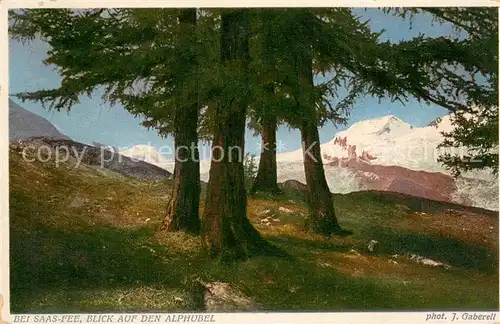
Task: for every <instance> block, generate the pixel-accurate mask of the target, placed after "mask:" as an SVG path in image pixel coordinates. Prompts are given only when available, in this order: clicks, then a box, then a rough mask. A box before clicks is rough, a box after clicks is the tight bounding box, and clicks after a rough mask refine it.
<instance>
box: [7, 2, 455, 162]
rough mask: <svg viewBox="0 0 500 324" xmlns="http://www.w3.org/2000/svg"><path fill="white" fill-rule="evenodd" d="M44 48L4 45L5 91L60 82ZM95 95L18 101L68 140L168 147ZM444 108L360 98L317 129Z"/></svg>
mask: <svg viewBox="0 0 500 324" xmlns="http://www.w3.org/2000/svg"><path fill="white" fill-rule="evenodd" d="M355 12H356V14H358V15H359V16H361V17H362V19H363V20H368V19H369V20H370V23H369V24H370V26H371V27H372V30H373V31H380V30H382V29H384V30H385V33H384V34H383V35H382V40H390V41H393V42H397V41H399V40H403V39H409V38H412V37H414V36H417V35H419V34H420V33H423V34H425V35H428V36H446V35H453V34H454V33H455V32H454V31H453V30H452V27H451V26H450V25H449V24H444V25H442V24H439V23H437V22H434V23H433V22H432V19H431V18H430V17H429V16H426V15H419V16H417V17H415V19H414V21H413V23H412V24H410V23H409V22H408V21H404V20H402V19H401V18H396V17H392V16H388V15H385V14H383V13H382V12H380V11H379V10H376V9H367V10H365V9H361V8H360V9H355ZM47 50H48V45H47V44H45V43H43V42H41V41H39V40H35V41H34V42H32V43H29V44H21V43H19V42H17V41H13V40H10V41H9V75H10V89H9V90H10V93H11V94H15V93H18V92H24V91H33V90H38V89H50V88H54V87H57V86H58V85H59V84H60V77H59V75H58V73H57V71H56V70H55V69H54V67H52V66H49V67H46V66H43V64H42V61H43V59H44V58H45V55H46V51H47ZM101 94H102V93H101V91H99V90H96V91H95V92H94V93H93V95H92V96H91V97H90V98H89V97H82V98H81V103H80V104H78V105H76V106H74V107H73V108H72V110H71V111H70V112H55V111H46V110H44V109H43V108H42V107H41V105H40V104H38V103H32V102H25V103H20V101H19V100H17V99H16V98H12V99H13V100H14V101H15V102H17V103H20V104H21V105H22V106H23V107H24V108H26V109H27V110H29V111H31V112H33V113H36V114H38V115H40V116H43V117H44V118H46V119H47V120H49V121H50V122H51V123H52V124H54V125H55V126H56V128H58V130H59V131H60V132H62V133H64V134H66V135H68V136H69V137H71V138H72V139H73V140H76V141H79V142H84V143H92V142H94V141H96V142H99V143H103V144H106V145H112V146H116V147H121V148H126V147H131V146H134V145H137V144H149V145H152V146H155V147H161V146H165V145H169V146H170V145H172V143H173V141H172V138H166V139H162V138H161V137H159V136H158V135H157V134H156V132H155V131H154V130H147V129H146V128H144V127H142V126H141V125H140V122H141V119H140V118H135V117H134V116H132V115H131V114H130V113H128V112H127V111H126V110H125V109H124V108H123V107H121V106H120V105H116V106H114V107H110V106H109V105H108V104H106V103H104V102H103V101H102V100H101ZM446 113H447V110H445V109H443V108H441V107H438V106H436V105H426V104H421V103H418V102H417V101H416V100H414V99H410V101H409V102H408V103H407V104H406V105H404V106H403V105H402V104H401V103H399V102H395V103H391V102H390V101H389V100H385V99H384V100H381V101H379V100H378V99H375V98H373V97H364V98H360V99H359V100H358V102H357V103H356V104H355V106H354V108H353V110H352V111H351V115H350V118H349V122H348V124H347V125H345V126H339V127H338V128H337V127H335V126H334V125H332V124H330V123H329V124H326V125H325V126H324V127H323V128H322V129H321V130H320V138H321V142H328V141H330V140H331V139H332V138H333V136H334V135H335V133H337V132H338V131H341V130H344V129H346V128H348V127H349V126H350V125H352V124H354V123H356V122H358V121H360V120H365V119H371V118H376V117H381V116H386V115H394V116H397V117H399V118H400V119H402V120H404V121H405V122H407V123H409V124H412V125H415V126H425V125H427V124H429V123H430V122H431V121H433V120H434V119H436V118H437V117H440V116H443V115H445V114H446ZM246 139H247V144H246V149H247V150H248V151H249V152H253V153H257V152H258V150H259V143H260V138H259V137H254V136H253V135H252V132H251V131H247V134H246ZM278 141H279V145H280V149H281V151H293V150H296V149H298V148H300V133H299V132H298V131H297V130H289V129H288V128H286V127H280V128H279V130H278Z"/></svg>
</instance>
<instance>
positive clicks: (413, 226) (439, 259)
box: [9, 147, 499, 313]
mask: <svg viewBox="0 0 500 324" xmlns="http://www.w3.org/2000/svg"><path fill="white" fill-rule="evenodd" d="M9 156H10V158H9V166H10V199H9V202H10V226H11V228H10V240H11V303H12V304H11V305H12V306H11V307H12V312H14V313H18V312H22V313H30V312H44V313H47V312H52V313H60V312H99V311H101V312H102V311H105V312H108V313H109V312H114V311H120V312H121V311H145V310H147V311H150V312H151V311H155V310H156V311H175V310H177V311H180V310H183V311H192V310H197V311H203V310H207V309H206V308H205V305H204V303H203V295H200V294H202V292H200V290H199V287H198V285H196V284H195V283H196V282H197V281H199V280H202V281H204V282H210V283H215V282H222V283H227V284H230V285H231V286H233V287H234V288H236V289H238V290H239V291H241V292H242V293H243V294H244V295H245V296H247V297H248V298H250V299H251V300H252V301H253V302H254V303H253V305H254V309H255V308H256V309H259V310H269V311H278V310H279V311H293V310H301V311H345V310H380V309H385V310H389V309H398V310H401V309H408V310H415V309H448V310H451V309H458V308H459V309H462V310H466V309H475V310H479V309H482V310H486V309H493V308H497V307H498V302H499V300H498V253H499V251H498V235H497V234H498V213H497V212H491V211H487V210H483V209H478V208H472V207H464V206H460V205H455V204H452V203H443V202H438V201H431V200H426V199H422V198H418V197H410V196H406V195H402V194H394V193H384V192H367V191H363V192H355V193H349V194H335V195H334V200H335V206H336V212H337V214H338V217H339V220H340V222H341V223H342V224H343V226H344V227H345V228H348V229H351V230H353V231H354V235H352V236H349V237H344V238H331V239H325V238H322V237H320V236H316V235H313V234H309V233H305V232H303V231H302V227H303V224H304V222H305V221H306V219H305V217H304V215H306V208H305V205H304V203H303V197H302V194H301V192H300V191H294V190H291V189H287V190H286V194H285V196H284V197H281V198H279V199H277V198H271V197H251V198H250V199H249V203H248V215H249V217H250V219H251V221H252V222H253V224H254V225H255V226H256V227H257V229H258V230H259V231H260V232H261V233H262V234H263V235H264V237H265V238H266V239H267V240H269V241H270V242H272V243H273V244H274V245H276V246H277V247H279V248H280V249H281V250H282V251H283V252H284V254H287V255H288V256H282V257H276V256H268V257H259V258H253V259H250V260H248V261H244V262H238V263H234V264H220V263H216V262H213V261H211V260H210V259H208V258H207V257H206V256H205V255H204V253H203V252H202V250H201V247H200V243H199V240H198V239H197V238H195V237H192V236H189V235H186V234H182V233H173V234H166V233H161V232H157V228H158V225H159V224H160V223H161V220H162V216H163V213H164V210H165V203H166V200H167V198H168V195H169V191H170V180H139V179H137V178H131V177H127V176H120V177H117V176H115V175H114V174H112V173H107V172H106V173H103V172H99V170H97V169H95V168H90V167H81V168H76V169H75V168H73V167H72V166H71V165H70V164H65V163H63V164H60V165H59V166H56V165H55V164H54V163H53V162H47V163H41V162H32V163H31V162H26V161H25V160H23V159H22V157H21V153H20V151H19V150H18V149H16V148H15V147H11V149H10V154H9ZM203 197H204V195H203V193H202V198H203ZM202 205H203V202H202ZM201 208H203V206H202V207H201ZM372 240H375V241H377V242H378V243H377V244H373V243H372V245H373V246H374V248H373V251H371V250H370V248H369V245H370V244H369V243H370V242H371V241H372ZM234 309H235V310H238V309H240V308H238V307H235V308H234ZM240 310H249V309H247V308H246V309H240Z"/></svg>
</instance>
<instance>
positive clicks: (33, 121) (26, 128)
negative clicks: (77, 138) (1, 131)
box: [9, 99, 70, 141]
mask: <svg viewBox="0 0 500 324" xmlns="http://www.w3.org/2000/svg"><path fill="white" fill-rule="evenodd" d="M34 136H44V137H48V138H54V139H65V140H69V139H70V138H69V137H68V136H66V135H64V134H62V133H61V132H59V131H58V130H57V128H56V127H55V126H54V125H52V124H51V123H50V122H49V121H48V120H46V119H45V118H43V117H41V116H38V115H37V114H34V113H32V112H30V111H28V110H26V109H24V108H23V107H21V106H20V105H18V104H16V103H15V102H14V101H12V100H10V99H9V141H16V140H25V139H28V138H30V137H34Z"/></svg>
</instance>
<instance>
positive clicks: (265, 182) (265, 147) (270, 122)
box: [251, 116, 281, 194]
mask: <svg viewBox="0 0 500 324" xmlns="http://www.w3.org/2000/svg"><path fill="white" fill-rule="evenodd" d="M276 128H277V121H276V116H266V118H264V119H263V120H262V124H261V130H260V135H261V137H262V149H261V153H260V159H259V169H258V171H257V176H256V178H255V180H254V183H253V185H252V190H251V193H252V194H255V193H257V192H269V193H273V194H277V193H281V189H280V188H279V187H278V169H277V163H276Z"/></svg>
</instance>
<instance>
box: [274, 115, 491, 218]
mask: <svg viewBox="0 0 500 324" xmlns="http://www.w3.org/2000/svg"><path fill="white" fill-rule="evenodd" d="M452 129H453V125H452V123H451V116H450V115H446V116H443V117H440V118H436V119H435V120H434V121H433V122H431V123H430V124H429V125H428V126H425V127H416V126H412V125H410V124H408V123H406V122H404V121H403V120H401V119H399V118H397V117H396V116H392V115H389V116H384V117H380V118H375V119H368V120H363V121H359V122H357V123H354V124H353V125H351V126H350V127H349V128H348V129H346V130H344V131H341V132H338V133H336V134H335V135H334V136H333V138H332V140H330V141H329V142H327V143H324V144H321V152H322V154H323V156H322V158H323V163H324V164H325V173H326V178H327V181H328V184H329V186H330V189H331V191H332V192H335V193H349V192H353V191H362V190H381V191H394V192H399V193H404V194H409V195H414V196H418V197H424V198H428V199H435V200H440V201H449V202H456V203H460V204H465V205H469V206H476V207H482V208H487V209H493V210H498V178H497V177H496V176H494V175H493V174H492V173H491V172H489V171H488V170H480V171H474V172H466V173H464V174H463V175H462V176H461V177H459V178H457V179H455V178H453V177H452V176H451V175H450V173H449V172H448V170H446V168H445V167H444V166H443V165H442V164H441V163H439V162H438V161H437V158H438V157H439V156H440V155H441V153H442V150H441V149H438V145H439V144H440V143H442V142H443V136H442V134H441V132H449V131H451V130H452ZM460 152H461V151H457V152H456V153H460ZM463 152H465V148H464V149H463ZM302 160H303V153H302V150H297V151H294V152H287V153H281V154H278V156H277V161H278V180H279V181H285V180H292V179H294V180H299V181H302V182H305V176H304V171H303V163H302Z"/></svg>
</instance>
